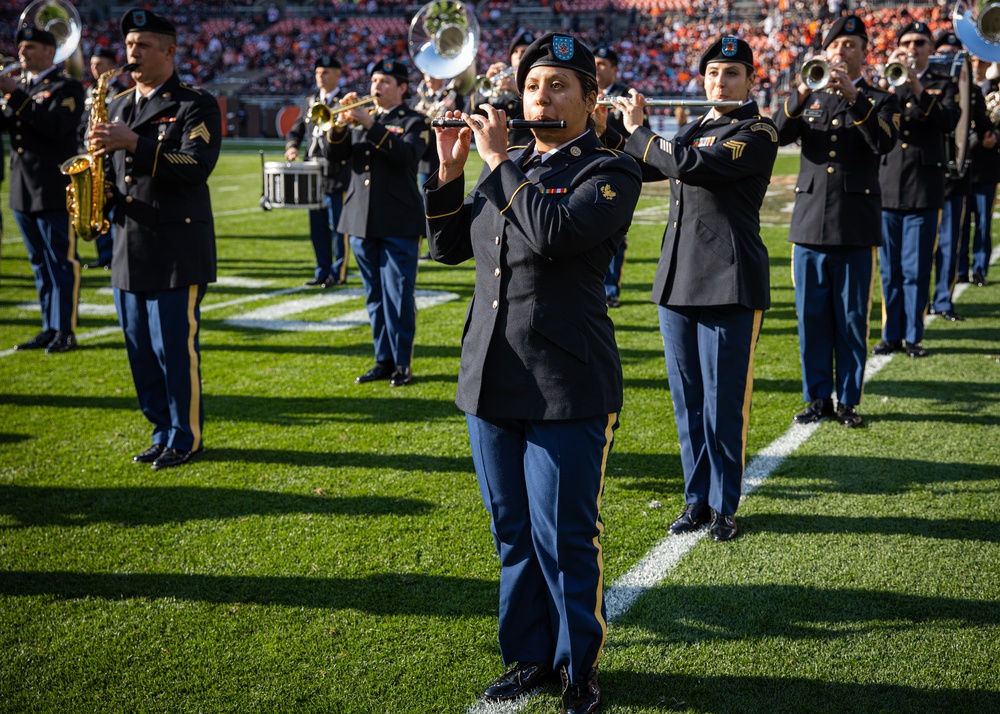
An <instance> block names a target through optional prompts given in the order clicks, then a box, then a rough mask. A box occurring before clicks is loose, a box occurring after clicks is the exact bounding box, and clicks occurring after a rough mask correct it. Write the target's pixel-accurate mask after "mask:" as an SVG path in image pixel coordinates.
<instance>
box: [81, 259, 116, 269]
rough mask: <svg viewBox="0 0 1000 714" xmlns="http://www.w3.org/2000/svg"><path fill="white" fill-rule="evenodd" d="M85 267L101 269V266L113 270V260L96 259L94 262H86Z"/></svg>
mask: <svg viewBox="0 0 1000 714" xmlns="http://www.w3.org/2000/svg"><path fill="white" fill-rule="evenodd" d="M83 267H84V268H87V269H89V270H99V269H101V268H104V269H105V270H111V260H95V261H94V262H93V263H84V264H83Z"/></svg>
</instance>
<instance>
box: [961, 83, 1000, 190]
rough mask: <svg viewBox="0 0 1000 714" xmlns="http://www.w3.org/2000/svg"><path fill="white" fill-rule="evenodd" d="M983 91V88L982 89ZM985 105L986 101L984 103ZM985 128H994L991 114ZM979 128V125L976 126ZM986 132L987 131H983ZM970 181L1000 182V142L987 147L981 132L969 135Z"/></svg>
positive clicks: (987, 118) (975, 182)
mask: <svg viewBox="0 0 1000 714" xmlns="http://www.w3.org/2000/svg"><path fill="white" fill-rule="evenodd" d="M980 91H982V90H980ZM983 106H984V107H985V101H984V103H983ZM986 122H987V123H986V125H985V129H994V130H995V127H994V126H993V123H992V122H991V121H990V119H989V116H987V117H986ZM976 128H977V130H978V129H979V127H978V126H977V127H976ZM982 133H983V134H985V131H983V132H982ZM969 159H970V163H969V173H968V176H969V181H970V182H971V183H972V184H973V185H975V184H977V183H998V182H1000V142H997V145H996V146H994V147H993V148H992V149H987V148H986V147H984V146H983V144H982V137H981V136H980V135H979V132H978V131H977V132H974V133H973V135H972V136H971V137H969Z"/></svg>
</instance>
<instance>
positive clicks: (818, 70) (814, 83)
mask: <svg viewBox="0 0 1000 714" xmlns="http://www.w3.org/2000/svg"><path fill="white" fill-rule="evenodd" d="M799 74H800V76H801V77H802V83H803V84H804V85H806V86H807V87H809V90H810V91H812V92H818V91H819V90H821V89H823V88H825V87H826V85H828V84H829V83H830V64H829V62H827V61H826V60H825V59H823V58H822V57H816V58H815V59H811V60H809V61H808V62H806V63H805V64H804V65H802V71H801V72H800V73H799Z"/></svg>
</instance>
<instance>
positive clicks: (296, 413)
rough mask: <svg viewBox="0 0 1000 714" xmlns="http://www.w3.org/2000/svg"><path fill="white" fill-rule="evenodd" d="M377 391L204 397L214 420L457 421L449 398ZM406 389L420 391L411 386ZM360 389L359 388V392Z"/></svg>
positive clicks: (115, 401) (119, 402)
mask: <svg viewBox="0 0 1000 714" xmlns="http://www.w3.org/2000/svg"><path fill="white" fill-rule="evenodd" d="M421 379H424V380H426V381H442V382H445V381H451V380H452V378H451V377H450V376H446V375H441V376H438V377H432V376H431V375H426V376H424V377H422V376H421V375H419V374H418V375H417V380H418V381H419V380H421ZM378 386H379V387H383V386H384V387H385V388H384V389H383V390H380V391H381V392H382V393H381V394H379V393H373V391H372V390H367V391H366V393H364V394H359V395H358V396H357V397H350V398H344V397H273V396H260V397H247V396H227V395H216V394H209V395H208V396H207V397H206V399H205V404H206V413H207V415H208V418H209V419H225V420H231V421H236V422H258V423H264V424H281V425H287V424H318V423H324V422H329V421H338V422H350V423H362V424H382V423H398V422H425V421H427V420H429V419H454V418H456V417H457V416H458V414H459V412H458V409H457V408H456V407H455V403H454V402H453V401H452V400H451V399H450V398H448V399H428V398H426V397H425V398H421V397H402V396H400V395H399V394H398V393H397V391H396V390H392V391H390V388H389V387H388V386H385V385H383V384H379V385H378ZM407 389H415V387H408V388H407ZM359 391H360V388H359ZM0 405H2V406H14V407H51V408H54V409H98V410H101V411H105V410H112V409H117V410H128V411H134V410H135V409H136V400H135V397H134V396H128V397H98V396H82V395H69V394H0Z"/></svg>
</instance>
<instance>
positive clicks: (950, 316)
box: [938, 310, 965, 322]
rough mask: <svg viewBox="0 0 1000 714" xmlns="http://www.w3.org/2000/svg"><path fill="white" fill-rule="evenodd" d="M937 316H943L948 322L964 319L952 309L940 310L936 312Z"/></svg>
mask: <svg viewBox="0 0 1000 714" xmlns="http://www.w3.org/2000/svg"><path fill="white" fill-rule="evenodd" d="M938 317H943V318H944V319H945V320H948V321H950V322H961V321H962V320H964V319H965V318H964V317H962V316H961V315H959V314H958V313H957V312H955V311H954V310H942V311H941V312H939V313H938Z"/></svg>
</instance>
